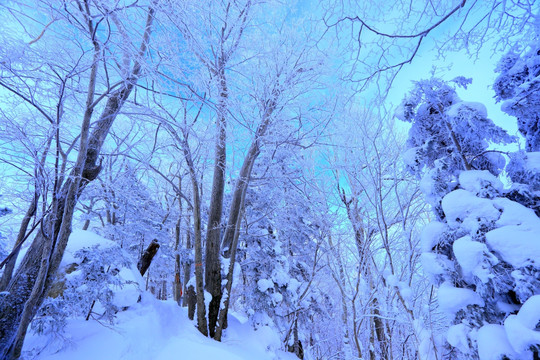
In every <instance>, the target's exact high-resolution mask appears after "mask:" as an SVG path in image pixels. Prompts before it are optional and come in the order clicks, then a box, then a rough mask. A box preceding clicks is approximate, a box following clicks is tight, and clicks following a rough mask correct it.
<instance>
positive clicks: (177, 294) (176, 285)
mask: <svg viewBox="0 0 540 360" xmlns="http://www.w3.org/2000/svg"><path fill="white" fill-rule="evenodd" d="M178 189H179V190H180V191H182V178H181V177H180V176H178ZM178 209H179V210H180V213H179V215H178V220H177V221H176V229H175V237H176V238H175V243H174V251H175V252H176V254H175V255H174V281H173V299H174V301H176V302H177V303H178V305H180V299H181V297H182V282H181V281H180V268H181V266H182V265H181V263H180V254H179V253H178V251H179V250H180V242H181V231H182V226H181V225H182V215H183V212H182V210H183V207H182V197H181V196H180V194H178Z"/></svg>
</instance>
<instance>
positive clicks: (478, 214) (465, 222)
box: [441, 189, 500, 233]
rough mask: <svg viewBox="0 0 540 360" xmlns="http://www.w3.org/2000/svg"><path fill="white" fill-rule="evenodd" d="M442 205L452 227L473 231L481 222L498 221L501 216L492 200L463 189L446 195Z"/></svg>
mask: <svg viewBox="0 0 540 360" xmlns="http://www.w3.org/2000/svg"><path fill="white" fill-rule="evenodd" d="M441 205H442V208H443V211H444V213H445V215H446V218H447V220H448V225H449V226H450V227H451V228H457V227H462V228H464V229H466V230H468V232H471V233H474V232H476V231H477V230H478V229H479V226H480V222H490V221H496V220H497V219H499V216H500V213H499V210H497V209H496V208H495V206H493V204H492V202H491V200H489V199H483V198H479V197H477V196H476V195H475V194H473V193H472V192H470V191H467V190H463V189H458V190H454V191H452V192H451V193H449V194H448V195H446V196H445V197H444V198H443V200H442V204H441Z"/></svg>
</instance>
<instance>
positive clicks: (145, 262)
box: [137, 239, 159, 276]
mask: <svg viewBox="0 0 540 360" xmlns="http://www.w3.org/2000/svg"><path fill="white" fill-rule="evenodd" d="M158 250H159V243H158V241H157V240H156V239H154V240H152V242H151V243H150V244H149V245H148V247H147V248H146V250H144V252H143V254H142V256H141V258H140V259H139V262H138V263H137V269H138V270H139V272H140V273H141V276H144V274H146V271H147V270H148V268H149V267H150V264H151V263H152V260H153V259H154V256H156V253H157V251H158Z"/></svg>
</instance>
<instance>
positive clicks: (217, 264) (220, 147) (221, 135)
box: [205, 58, 228, 337]
mask: <svg viewBox="0 0 540 360" xmlns="http://www.w3.org/2000/svg"><path fill="white" fill-rule="evenodd" d="M223 61H224V60H223V58H221V59H220V61H219V69H218V74H219V83H218V86H219V92H220V94H219V96H220V100H219V105H218V117H217V130H218V131H217V132H218V135H217V139H216V158H215V163H214V178H213V182H212V194H211V195H210V196H211V197H210V213H209V214H208V227H207V231H206V266H205V280H206V290H207V291H208V292H209V293H210V294H211V295H212V299H211V300H210V306H209V308H208V327H209V330H210V336H211V337H214V334H215V329H216V324H217V319H218V313H219V307H220V304H221V296H222V292H221V260H220V245H221V214H222V212H223V193H224V190H225V166H226V163H227V156H226V150H227V148H226V146H227V120H226V117H225V114H226V111H227V98H228V92H227V80H226V78H225V64H224V62H223Z"/></svg>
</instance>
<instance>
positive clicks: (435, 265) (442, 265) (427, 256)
mask: <svg viewBox="0 0 540 360" xmlns="http://www.w3.org/2000/svg"><path fill="white" fill-rule="evenodd" d="M442 257H443V255H439V254H434V253H430V252H425V253H422V255H420V262H421V263H422V269H424V272H425V273H426V274H428V275H431V276H436V275H441V274H444V272H445V269H447V268H448V266H449V265H450V260H448V259H443V258H442Z"/></svg>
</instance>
